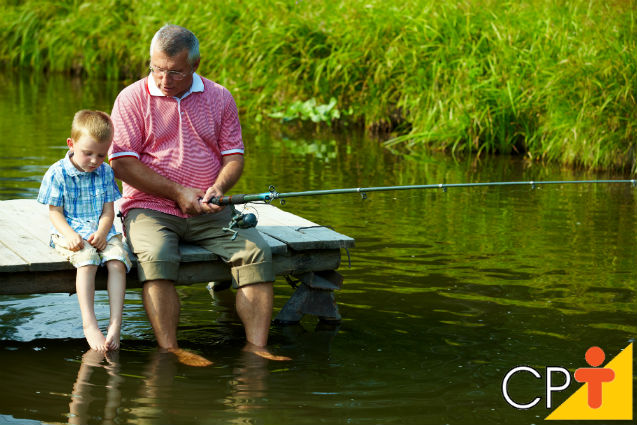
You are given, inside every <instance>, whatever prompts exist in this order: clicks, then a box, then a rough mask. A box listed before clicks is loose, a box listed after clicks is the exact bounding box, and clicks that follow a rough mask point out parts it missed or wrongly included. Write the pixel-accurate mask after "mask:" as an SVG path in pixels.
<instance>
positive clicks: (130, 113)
mask: <svg viewBox="0 0 637 425" xmlns="http://www.w3.org/2000/svg"><path fill="white" fill-rule="evenodd" d="M111 119H112V120H113V125H114V127H115V135H114V139H113V144H112V145H111V149H110V151H109V154H108V158H109V161H113V160H117V158H121V157H123V156H133V157H135V158H138V159H139V160H140V161H141V162H142V163H144V164H146V165H147V166H148V167H150V168H151V169H153V170H154V171H155V172H157V173H159V174H161V175H162V176H164V177H166V178H168V179H170V180H172V181H174V182H177V183H179V184H181V185H184V186H189V187H195V188H199V189H202V190H204V191H205V190H207V189H208V188H209V187H210V186H212V185H213V183H214V182H215V180H216V179H217V176H218V175H219V172H220V170H221V166H222V157H223V156H226V155H236V154H239V155H243V153H244V146H243V141H242V138H241V125H240V123H239V114H238V111H237V106H236V104H235V102H234V99H233V98H232V95H231V94H230V92H229V91H228V90H227V89H226V88H225V87H223V86H221V85H219V84H217V83H215V82H213V81H210V80H208V79H205V78H202V77H200V76H199V75H197V74H193V82H192V86H191V87H190V90H189V91H188V92H186V94H184V95H183V96H182V97H181V98H176V97H172V96H164V95H163V94H162V92H161V91H160V90H159V88H157V85H156V84H155V81H154V80H153V79H152V78H151V77H150V76H148V77H146V78H143V79H141V80H139V81H137V82H135V83H133V84H131V85H130V86H128V87H126V88H125V89H124V90H122V92H121V93H120V94H119V95H118V96H117V99H116V100H115V104H114V106H113V111H112V113H111ZM122 186H123V189H124V190H123V193H122V200H121V204H120V208H121V212H122V213H123V214H126V213H127V212H128V210H130V209H131V208H148V209H152V210H156V211H161V212H164V213H167V214H172V215H176V216H179V217H186V215H184V214H183V213H182V212H181V210H180V209H179V206H178V205H177V203H176V202H174V201H172V200H169V199H166V198H161V197H158V196H153V195H150V194H147V193H145V192H142V191H140V190H137V189H135V188H134V187H132V186H130V185H128V184H126V183H123V185H122Z"/></svg>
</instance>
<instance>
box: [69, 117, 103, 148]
mask: <svg viewBox="0 0 637 425" xmlns="http://www.w3.org/2000/svg"><path fill="white" fill-rule="evenodd" d="M82 136H90V137H92V138H94V139H95V140H97V142H99V143H111V142H112V141H113V122H112V121H111V117H109V116H108V114H107V113H106V112H102V111H90V110H88V109H82V110H81V111H78V112H76V113H75V116H74V117H73V124H71V139H73V141H74V142H77V141H78V140H80V138H81V137H82Z"/></svg>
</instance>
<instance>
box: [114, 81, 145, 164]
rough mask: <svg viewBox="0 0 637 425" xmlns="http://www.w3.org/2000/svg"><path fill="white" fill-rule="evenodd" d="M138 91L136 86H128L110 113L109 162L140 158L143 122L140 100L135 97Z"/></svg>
mask: <svg viewBox="0 0 637 425" xmlns="http://www.w3.org/2000/svg"><path fill="white" fill-rule="evenodd" d="M142 83H143V81H142ZM138 89H139V88H138V87H137V85H133V86H129V87H127V88H125V89H124V90H123V91H122V92H121V93H120V94H119V95H118V96H117V98H116V99H115V103H114V105H113V111H112V112H111V120H112V121H113V128H114V135H113V143H112V144H111V147H110V149H109V151H108V160H109V161H111V160H113V159H116V158H120V157H123V156H133V157H136V158H138V159H139V157H140V153H141V150H142V140H143V134H144V122H143V117H142V114H141V112H140V106H139V103H140V102H141V99H137V96H135V93H136V91H137V90H138Z"/></svg>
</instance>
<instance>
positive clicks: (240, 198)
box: [208, 180, 637, 205]
mask: <svg viewBox="0 0 637 425" xmlns="http://www.w3.org/2000/svg"><path fill="white" fill-rule="evenodd" d="M608 183H630V184H631V185H632V186H633V187H635V186H637V180H561V181H533V180H531V181H510V182H484V183H439V184H417V185H407V186H375V187H356V188H345V189H325V190H307V191H304V192H284V193H279V192H277V191H276V188H275V187H274V186H270V187H269V191H268V192H263V193H253V194H238V195H229V196H220V197H212V198H211V199H210V201H208V202H209V203H211V204H215V205H239V204H247V203H249V202H259V201H261V202H266V203H270V202H272V201H273V200H275V199H279V200H280V201H281V204H285V198H294V197H298V196H321V195H338V194H343V193H359V194H360V195H361V197H362V198H363V199H366V198H367V192H386V191H391V190H418V189H442V190H443V191H444V192H446V191H447V189H448V188H453V187H485V186H530V187H531V188H532V189H535V188H536V187H538V186H541V185H550V184H553V185H565V184H608Z"/></svg>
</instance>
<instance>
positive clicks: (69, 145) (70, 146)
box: [66, 137, 73, 149]
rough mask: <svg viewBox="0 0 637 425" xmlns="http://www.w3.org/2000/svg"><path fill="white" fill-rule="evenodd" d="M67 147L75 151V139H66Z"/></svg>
mask: <svg viewBox="0 0 637 425" xmlns="http://www.w3.org/2000/svg"><path fill="white" fill-rule="evenodd" d="M66 146H68V147H69V149H73V139H71V138H70V137H69V138H68V139H66Z"/></svg>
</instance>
